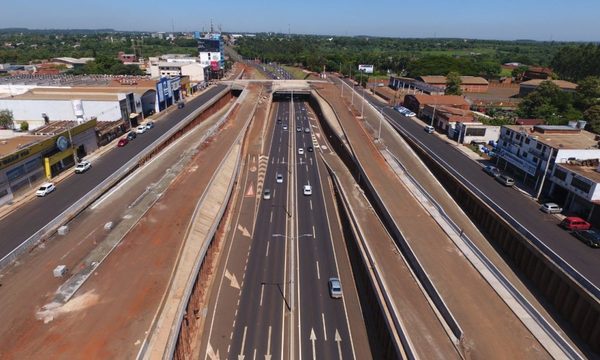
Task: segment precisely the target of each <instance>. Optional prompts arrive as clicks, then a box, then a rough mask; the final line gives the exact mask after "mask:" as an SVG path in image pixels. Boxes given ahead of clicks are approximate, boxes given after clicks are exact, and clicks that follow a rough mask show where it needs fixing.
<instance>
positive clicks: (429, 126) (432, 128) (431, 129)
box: [423, 125, 435, 134]
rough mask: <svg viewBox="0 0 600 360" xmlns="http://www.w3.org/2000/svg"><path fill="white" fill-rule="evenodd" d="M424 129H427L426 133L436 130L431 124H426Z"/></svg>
mask: <svg viewBox="0 0 600 360" xmlns="http://www.w3.org/2000/svg"><path fill="white" fill-rule="evenodd" d="M423 130H425V132H426V133H428V134H433V132H434V131H435V128H434V127H433V126H431V125H426V126H425V127H424V128H423Z"/></svg>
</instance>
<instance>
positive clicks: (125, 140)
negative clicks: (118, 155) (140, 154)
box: [117, 137, 129, 147]
mask: <svg viewBox="0 0 600 360" xmlns="http://www.w3.org/2000/svg"><path fill="white" fill-rule="evenodd" d="M127 144H129V140H128V139H127V138H126V137H124V138H121V139H119V142H118V143H117V146H118V147H123V146H125V145H127Z"/></svg>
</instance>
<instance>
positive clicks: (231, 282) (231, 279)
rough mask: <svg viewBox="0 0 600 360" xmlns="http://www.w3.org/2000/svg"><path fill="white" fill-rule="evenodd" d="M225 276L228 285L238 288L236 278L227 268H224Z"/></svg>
mask: <svg viewBox="0 0 600 360" xmlns="http://www.w3.org/2000/svg"><path fill="white" fill-rule="evenodd" d="M225 277H226V278H227V280H229V285H230V286H231V287H232V288H236V289H238V290H239V289H240V284H239V283H238V281H237V279H236V278H235V274H232V273H230V272H229V271H228V270H227V269H225Z"/></svg>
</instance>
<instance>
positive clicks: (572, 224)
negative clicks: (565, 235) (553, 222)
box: [559, 216, 592, 231]
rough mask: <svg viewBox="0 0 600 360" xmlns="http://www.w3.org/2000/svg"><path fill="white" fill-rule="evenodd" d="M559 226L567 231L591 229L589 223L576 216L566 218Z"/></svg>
mask: <svg viewBox="0 0 600 360" xmlns="http://www.w3.org/2000/svg"><path fill="white" fill-rule="evenodd" d="M559 225H560V227H562V228H563V229H565V230H569V231H574V230H589V229H590V228H591V227H592V225H590V223H589V222H587V221H585V220H583V219H582V218H580V217H577V216H567V217H566V218H564V220H563V221H562V222H561V223H560V224H559Z"/></svg>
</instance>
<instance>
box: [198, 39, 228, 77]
mask: <svg viewBox="0 0 600 360" xmlns="http://www.w3.org/2000/svg"><path fill="white" fill-rule="evenodd" d="M198 57H199V58H200V64H201V65H202V66H203V67H208V69H209V70H208V74H207V75H208V78H207V80H211V79H220V78H221V77H223V73H224V69H225V47H224V44H223V39H222V38H221V34H208V35H207V37H205V38H203V39H200V40H198Z"/></svg>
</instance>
